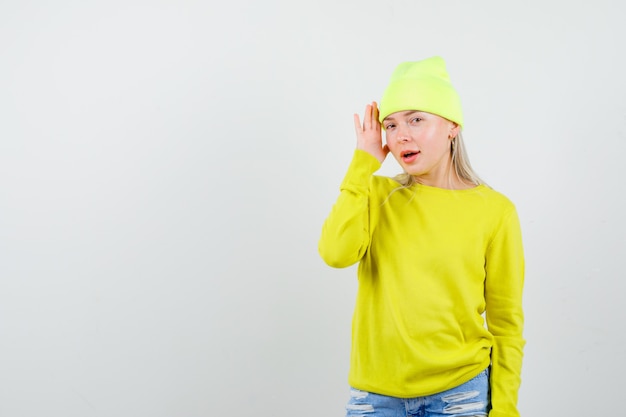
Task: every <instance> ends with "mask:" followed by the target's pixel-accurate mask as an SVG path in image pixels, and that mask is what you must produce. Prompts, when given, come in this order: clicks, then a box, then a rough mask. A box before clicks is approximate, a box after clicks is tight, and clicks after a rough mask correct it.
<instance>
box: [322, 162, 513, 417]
mask: <svg viewBox="0 0 626 417" xmlns="http://www.w3.org/2000/svg"><path fill="white" fill-rule="evenodd" d="M379 168H380V163H379V162H378V160H377V159H376V158H374V157H373V156H371V155H370V154H368V153H366V152H364V151H359V150H357V151H355V153H354V157H353V160H352V162H351V164H350V168H349V169H348V172H347V174H346V177H345V179H344V181H343V182H342V184H341V193H340V195H339V198H338V200H337V202H336V203H335V205H334V206H333V208H332V210H331V213H330V215H329V216H328V218H327V219H326V221H325V222H324V225H323V228H322V235H321V239H320V241H319V252H320V255H321V257H322V258H323V259H324V261H325V262H326V263H327V264H328V265H330V266H333V267H336V268H343V267H347V266H350V265H353V264H355V263H356V262H359V267H358V279H359V287H358V288H359V289H358V294H357V300H356V307H355V311H354V317H353V323H352V352H351V359H350V374H349V383H350V385H351V386H353V387H355V388H357V389H361V390H364V391H369V392H374V393H378V394H383V395H389V396H394V397H401V398H411V397H418V396H426V395H430V394H435V393H438V392H442V391H445V390H447V389H450V388H453V387H456V386H458V385H460V384H462V383H464V382H466V381H468V380H470V379H471V378H473V377H474V376H476V375H478V374H479V373H480V371H482V370H483V369H484V368H486V367H487V366H489V365H490V364H491V367H492V368H491V406H492V411H491V413H490V417H517V416H519V412H518V411H517V393H518V389H519V385H520V381H521V379H520V374H521V367H522V355H523V352H522V351H523V347H524V343H525V342H524V339H523V336H522V328H523V321H524V318H523V311H522V287H523V281H524V254H523V248H522V237H521V232H520V227H519V220H518V217H517V213H516V210H515V207H514V205H513V204H512V203H511V202H510V201H509V200H508V199H507V198H506V197H505V196H503V195H502V194H500V193H498V192H496V191H494V190H492V189H490V188H489V187H487V186H484V185H480V186H478V187H475V188H473V189H469V190H446V189H441V188H435V187H429V186H424V185H414V186H413V187H411V188H399V187H400V186H399V184H398V183H397V182H396V181H394V180H393V179H391V178H386V177H382V176H377V175H374V172H375V171H376V170H378V169H379ZM485 312H486V314H485V315H484V316H483V313H485ZM483 317H486V323H485V320H484V319H483ZM485 324H486V326H485Z"/></svg>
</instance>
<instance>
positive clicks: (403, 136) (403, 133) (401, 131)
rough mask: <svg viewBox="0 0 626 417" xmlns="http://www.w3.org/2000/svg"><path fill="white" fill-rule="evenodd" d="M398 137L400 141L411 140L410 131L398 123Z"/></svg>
mask: <svg viewBox="0 0 626 417" xmlns="http://www.w3.org/2000/svg"><path fill="white" fill-rule="evenodd" d="M396 129H397V130H396V138H397V140H398V142H408V141H409V133H408V132H407V129H406V128H405V127H404V126H402V125H398V127H396Z"/></svg>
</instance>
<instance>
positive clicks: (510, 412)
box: [485, 208, 525, 417]
mask: <svg viewBox="0 0 626 417" xmlns="http://www.w3.org/2000/svg"><path fill="white" fill-rule="evenodd" d="M486 276H487V278H486V283H485V297H486V306H487V326H488V329H489V332H490V333H491V334H492V335H493V340H494V342H493V347H492V351H491V407H492V408H491V412H490V413H489V417H519V415H520V414H519V411H518V409H517V397H518V390H519V387H520V384H521V369H522V357H523V348H524V345H525V341H524V339H523V326H524V313H523V309H522V289H523V286H524V254H523V248H522V235H521V231H520V225H519V219H518V216H517V212H516V211H515V209H514V208H512V209H510V211H509V212H508V213H507V214H506V215H505V216H504V218H503V220H502V223H501V224H500V227H499V229H498V231H497V232H496V234H495V236H494V238H493V240H492V242H491V244H490V246H489V248H488V250H487V258H486Z"/></svg>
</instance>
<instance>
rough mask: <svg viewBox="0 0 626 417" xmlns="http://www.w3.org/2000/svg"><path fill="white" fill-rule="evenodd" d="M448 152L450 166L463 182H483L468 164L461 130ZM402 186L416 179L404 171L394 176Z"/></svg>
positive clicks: (413, 182)
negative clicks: (450, 159) (450, 161)
mask: <svg viewBox="0 0 626 417" xmlns="http://www.w3.org/2000/svg"><path fill="white" fill-rule="evenodd" d="M450 154H451V156H452V166H453V167H454V173H455V174H456V176H457V177H458V178H459V179H461V180H462V181H463V182H467V183H470V184H473V185H480V184H485V182H484V181H483V180H482V179H480V177H479V176H478V175H477V174H476V172H474V169H473V168H472V165H471V164H470V161H469V157H468V155H467V149H466V148H465V144H464V143H463V135H461V131H459V133H458V134H457V135H456V137H455V138H453V139H452V141H451V145H450ZM394 179H395V180H396V181H398V182H399V183H400V184H401V185H402V187H410V186H412V185H413V184H415V183H417V180H416V179H415V177H413V175H411V174H408V173H406V172H404V173H402V174H399V175H397V176H395V177H394Z"/></svg>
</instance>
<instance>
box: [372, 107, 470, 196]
mask: <svg viewBox="0 0 626 417" xmlns="http://www.w3.org/2000/svg"><path fill="white" fill-rule="evenodd" d="M382 125H383V127H384V128H385V132H386V139H387V146H388V147H389V151H390V152H391V153H392V154H393V156H394V158H396V160H397V161H398V163H399V164H400V165H401V166H402V168H403V169H404V171H405V172H406V173H408V174H410V175H413V176H414V177H416V178H417V179H418V180H419V182H420V183H422V184H425V185H431V186H434V187H438V186H439V187H441V186H443V184H445V183H446V181H447V178H448V174H449V172H450V169H451V167H452V157H451V155H450V146H451V145H450V144H451V139H452V138H454V137H456V135H457V133H458V131H459V129H460V127H459V125H457V124H456V123H454V122H451V121H450V120H447V119H444V118H443V117H440V116H437V115H435V114H432V113H426V112H423V111H415V110H407V111H401V112H397V113H392V114H390V115H389V116H387V117H386V118H385V119H384V120H383V122H382Z"/></svg>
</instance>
